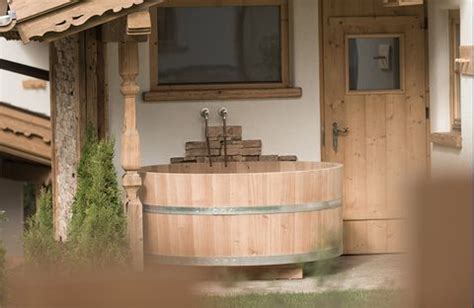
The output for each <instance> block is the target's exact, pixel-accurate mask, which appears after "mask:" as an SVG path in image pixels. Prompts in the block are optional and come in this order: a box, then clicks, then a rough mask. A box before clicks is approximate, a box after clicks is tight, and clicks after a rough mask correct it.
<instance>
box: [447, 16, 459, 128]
mask: <svg viewBox="0 0 474 308" xmlns="http://www.w3.org/2000/svg"><path fill="white" fill-rule="evenodd" d="M460 25H461V19H460V11H459V10H449V100H450V102H449V105H450V123H451V129H452V130H453V131H461V93H460V92H461V91H460V89H461V69H460V67H459V65H458V64H457V63H456V59H457V58H459V48H460V45H458V44H457V39H456V37H457V35H458V29H459V31H460Z"/></svg>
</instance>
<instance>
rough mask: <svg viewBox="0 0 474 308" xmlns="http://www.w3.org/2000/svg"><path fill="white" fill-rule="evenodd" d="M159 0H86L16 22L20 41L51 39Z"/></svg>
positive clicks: (113, 18) (151, 4) (99, 23)
mask: <svg viewBox="0 0 474 308" xmlns="http://www.w3.org/2000/svg"><path fill="white" fill-rule="evenodd" d="M161 2H163V0H88V1H81V2H80V3H77V4H76V5H72V6H67V7H64V8H61V9H59V10H56V11H53V12H50V13H48V14H45V15H42V16H40V17H37V18H34V19H31V20H28V21H25V22H22V23H19V24H18V25H17V26H16V29H17V30H18V32H19V33H20V36H21V38H22V40H23V42H25V43H27V42H29V41H31V40H33V39H40V40H54V39H57V38H60V37H64V36H67V35H70V34H73V33H76V32H80V31H83V30H86V29H89V28H92V27H94V26H97V25H101V24H103V23H106V22H109V21H112V20H115V19H117V18H120V17H122V16H124V15H127V14H129V13H132V12H135V11H137V10H143V9H145V8H148V7H150V6H153V5H157V4H159V3H161Z"/></svg>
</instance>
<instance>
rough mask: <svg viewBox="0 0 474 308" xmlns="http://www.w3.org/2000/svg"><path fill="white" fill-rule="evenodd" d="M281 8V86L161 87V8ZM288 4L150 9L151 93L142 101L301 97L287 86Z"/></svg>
mask: <svg viewBox="0 0 474 308" xmlns="http://www.w3.org/2000/svg"><path fill="white" fill-rule="evenodd" d="M268 5H274V6H277V5H278V6H280V8H281V17H280V26H281V30H280V34H281V38H280V39H281V79H282V80H281V82H269V83H229V84H195V85H193V84H191V85H160V84H159V80H158V79H159V77H158V73H159V71H158V65H159V63H158V62H159V59H158V31H157V29H158V25H157V15H158V9H159V8H163V7H225V6H268ZM288 12H289V0H220V1H216V0H175V1H173V2H172V3H166V2H165V3H164V4H162V5H160V7H157V8H154V9H152V33H151V36H150V92H146V93H144V95H143V99H144V101H148V102H153V101H176V100H213V99H216V100H218V99H248V98H282V97H286V98H290V97H301V95H302V90H301V88H292V87H291V86H290V72H289V61H290V60H289V58H290V57H289V50H290V46H289V13H288Z"/></svg>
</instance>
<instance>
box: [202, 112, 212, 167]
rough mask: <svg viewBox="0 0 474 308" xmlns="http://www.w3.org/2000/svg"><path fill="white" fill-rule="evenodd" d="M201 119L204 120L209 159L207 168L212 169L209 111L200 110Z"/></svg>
mask: <svg viewBox="0 0 474 308" xmlns="http://www.w3.org/2000/svg"><path fill="white" fill-rule="evenodd" d="M201 117H202V118H203V119H204V126H205V128H204V135H205V136H206V146H207V155H208V157H209V167H212V156H211V142H210V141H209V109H208V108H203V109H201Z"/></svg>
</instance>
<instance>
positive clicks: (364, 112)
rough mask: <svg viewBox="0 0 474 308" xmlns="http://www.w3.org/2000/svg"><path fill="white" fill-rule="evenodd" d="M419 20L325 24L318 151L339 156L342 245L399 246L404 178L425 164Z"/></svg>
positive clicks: (329, 157) (350, 249)
mask: <svg viewBox="0 0 474 308" xmlns="http://www.w3.org/2000/svg"><path fill="white" fill-rule="evenodd" d="M422 24H423V23H422V20H421V19H420V18H419V17H418V16H404V17H401V16H399V17H396V16H395V17H334V18H329V19H328V21H327V24H325V25H324V26H325V27H327V28H326V30H325V35H324V38H323V42H324V45H323V48H324V49H323V53H324V60H323V62H324V75H323V76H324V81H323V82H324V138H325V139H324V140H325V141H324V153H323V154H324V160H326V161H332V162H340V163H343V164H344V250H345V253H349V254H365V253H394V252H400V251H402V250H403V248H402V244H403V243H402V242H403V241H402V231H403V222H404V217H405V210H406V209H405V205H406V204H407V201H406V200H404V198H405V197H406V196H407V189H408V188H407V186H408V185H406V184H407V183H409V182H410V181H416V179H419V178H420V177H424V176H426V173H427V164H428V163H427V154H428V150H427V142H428V141H427V129H426V128H427V120H426V99H425V78H426V77H425V65H426V64H425V35H424V30H423V29H422ZM335 125H337V129H338V131H339V132H335V131H334V129H335ZM345 128H347V129H348V131H347V132H345V131H344V129H345ZM335 135H337V140H335V139H334V137H335Z"/></svg>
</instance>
